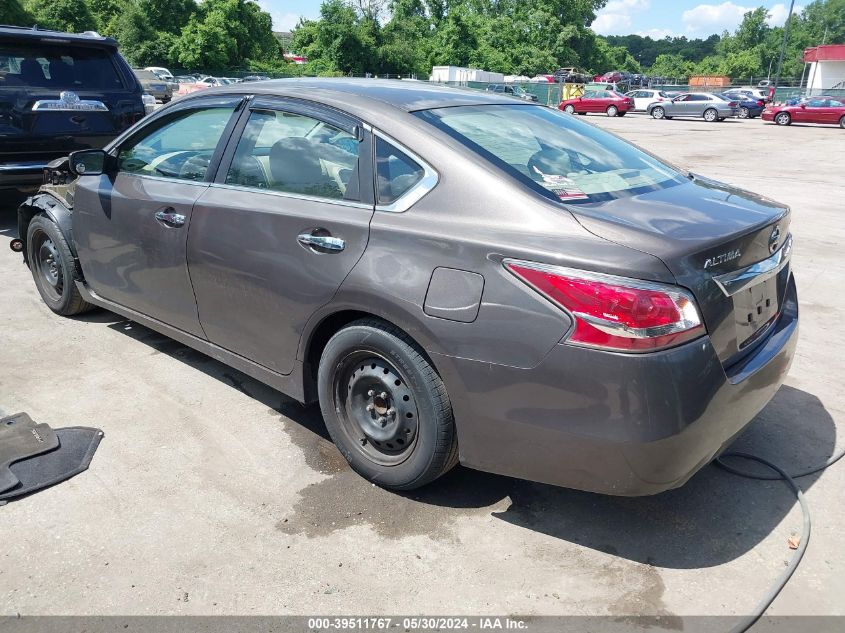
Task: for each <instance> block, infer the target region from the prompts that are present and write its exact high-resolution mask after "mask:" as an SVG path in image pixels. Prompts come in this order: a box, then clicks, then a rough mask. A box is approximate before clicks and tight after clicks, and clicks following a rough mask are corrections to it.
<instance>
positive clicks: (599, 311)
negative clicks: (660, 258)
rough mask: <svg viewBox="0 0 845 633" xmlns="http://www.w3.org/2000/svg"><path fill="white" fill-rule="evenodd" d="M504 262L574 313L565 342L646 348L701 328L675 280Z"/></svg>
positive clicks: (699, 331) (675, 341)
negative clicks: (657, 280)
mask: <svg viewBox="0 0 845 633" xmlns="http://www.w3.org/2000/svg"><path fill="white" fill-rule="evenodd" d="M505 267H506V268H507V269H508V270H509V271H511V272H512V273H513V274H514V275H516V276H517V277H518V278H519V279H521V280H522V281H524V282H525V283H526V284H528V285H529V286H530V287H531V288H533V289H534V290H536V291H537V292H539V293H540V294H542V295H544V296H545V297H546V298H548V299H549V300H550V301H552V302H553V303H555V304H557V305H558V306H560V307H561V308H564V309H565V310H566V311H567V312H569V313H571V314H572V316H573V317H574V319H575V329H574V331H573V332H572V334H571V335H570V336H569V338H568V339H567V342H569V343H573V344H576V345H581V346H587V347H596V348H601V349H608V350H615V351H621V352H644V351H653V350H657V349H664V348H666V347H671V346H673V345H679V344H681V343H684V342H686V341H690V340H692V339H694V338H697V337H699V336H701V335H702V334H704V325H703V324H702V322H701V317H700V316H699V314H698V308H696V305H695V300H694V299H693V297H692V295H690V293H689V292H687V291H686V290H683V289H682V288H679V287H677V286H669V285H664V284H658V283H653V282H650V281H640V280H637V279H628V278H626V277H616V276H613V275H604V274H601V273H592V272H587V271H582V270H575V269H572V268H563V267H559V266H551V265H547V264H537V263H534V262H525V261H517V260H506V261H505Z"/></svg>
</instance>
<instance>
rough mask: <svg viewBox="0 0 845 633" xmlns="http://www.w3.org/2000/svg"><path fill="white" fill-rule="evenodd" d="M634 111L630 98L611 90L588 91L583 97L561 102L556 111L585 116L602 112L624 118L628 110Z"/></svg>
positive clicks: (632, 101)
mask: <svg viewBox="0 0 845 633" xmlns="http://www.w3.org/2000/svg"><path fill="white" fill-rule="evenodd" d="M633 109H634V100H633V99H631V97H626V96H625V95H622V94H619V93H618V92H614V91H612V90H588V91H586V92H585V93H584V96H583V97H575V98H573V99H566V100H565V101H561V102H560V105H559V106H558V110H563V111H564V112H568V113H569V114H575V113H576V112H577V113H578V114H587V112H602V113H604V114H606V115H607V116H625V114H627V112H628V110H633Z"/></svg>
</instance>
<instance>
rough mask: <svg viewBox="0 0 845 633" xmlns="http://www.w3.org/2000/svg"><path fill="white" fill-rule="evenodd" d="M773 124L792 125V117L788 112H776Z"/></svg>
mask: <svg viewBox="0 0 845 633" xmlns="http://www.w3.org/2000/svg"><path fill="white" fill-rule="evenodd" d="M775 123H777V124H778V125H789V124H791V123H792V117H791V116H790V114H789V112H778V113H777V116H775Z"/></svg>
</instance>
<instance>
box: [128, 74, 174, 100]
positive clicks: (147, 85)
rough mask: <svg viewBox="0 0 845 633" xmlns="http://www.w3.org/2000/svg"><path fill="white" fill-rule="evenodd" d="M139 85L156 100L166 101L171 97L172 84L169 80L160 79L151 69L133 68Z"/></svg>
mask: <svg viewBox="0 0 845 633" xmlns="http://www.w3.org/2000/svg"><path fill="white" fill-rule="evenodd" d="M132 72H134V73H135V76H136V77H137V78H138V81H140V82H141V87H142V88H143V89H144V92H145V93H146V94H149V95H152V96H153V97H155V98H156V101H161V102H162V103H167V102H168V101H170V99H171V98H172V97H173V86H172V85H171V84H170V82H168V81H165V80H163V79H161V78H160V77H159V76H158V75H157V74H155V73H154V72H153V71H151V70H133V71H132Z"/></svg>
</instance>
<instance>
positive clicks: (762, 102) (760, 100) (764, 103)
mask: <svg viewBox="0 0 845 633" xmlns="http://www.w3.org/2000/svg"><path fill="white" fill-rule="evenodd" d="M757 105H758V106H760V107H761V108H762V107H763V106H764V105H766V102H765V101H763V100H762V99H757Z"/></svg>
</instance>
